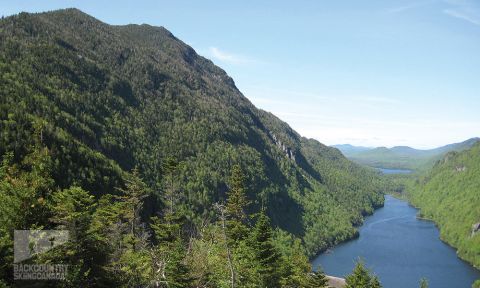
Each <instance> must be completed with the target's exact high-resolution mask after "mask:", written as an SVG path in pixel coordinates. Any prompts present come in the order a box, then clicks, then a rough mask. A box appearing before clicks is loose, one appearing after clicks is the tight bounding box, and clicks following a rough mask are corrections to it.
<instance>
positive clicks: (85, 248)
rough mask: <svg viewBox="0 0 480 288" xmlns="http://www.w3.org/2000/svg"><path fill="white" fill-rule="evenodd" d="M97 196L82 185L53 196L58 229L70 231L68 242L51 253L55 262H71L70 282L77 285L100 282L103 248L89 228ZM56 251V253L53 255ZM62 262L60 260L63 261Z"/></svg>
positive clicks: (86, 285) (53, 217)
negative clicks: (99, 266)
mask: <svg viewBox="0 0 480 288" xmlns="http://www.w3.org/2000/svg"><path fill="white" fill-rule="evenodd" d="M94 201H95V199H94V197H93V196H92V195H90V194H89V193H88V192H86V191H84V190H83V189H81V188H80V187H72V188H70V189H64V190H61V191H58V192H55V193H54V194H53V196H52V212H53V216H52V217H51V219H50V220H51V221H52V223H54V224H56V225H57V226H56V227H55V228H56V229H64V230H68V231H69V241H68V242H67V243H65V244H64V245H61V246H59V248H57V249H55V250H54V253H49V255H48V256H47V257H49V258H52V257H53V259H51V260H52V262H54V263H59V261H61V262H63V263H66V264H69V265H70V269H69V273H68V277H67V283H68V285H70V286H76V287H80V286H81V287H92V286H94V285H98V284H99V281H96V280H98V276H100V274H101V271H99V269H98V265H99V264H100V263H102V261H101V257H102V251H100V250H99V249H98V248H100V246H98V245H97V242H96V241H95V238H94V237H92V235H91V233H90V231H89V228H90V225H91V222H92V215H93V211H94V209H95V206H96V205H95V202H94ZM52 254H54V255H52ZM61 262H60V263H61Z"/></svg>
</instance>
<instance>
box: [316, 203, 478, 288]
mask: <svg viewBox="0 0 480 288" xmlns="http://www.w3.org/2000/svg"><path fill="white" fill-rule="evenodd" d="M417 212H418V210H417V209H415V208H413V207H412V206H410V205H409V204H408V203H407V202H405V201H402V200H398V199H396V198H393V197H391V196H388V195H387V196H386V197H385V206H384V207H383V208H380V209H378V210H376V212H375V213H374V215H372V216H370V217H367V219H366V220H365V223H364V224H363V226H362V227H361V228H360V237H359V238H358V239H355V240H352V241H349V242H346V243H344V244H341V245H339V246H337V247H335V248H334V249H332V250H331V251H330V252H328V253H323V254H321V255H319V256H318V257H317V258H316V259H314V260H313V262H312V264H313V266H314V268H316V267H318V266H319V265H320V266H321V267H322V269H323V270H324V271H325V272H326V274H328V275H333V276H339V277H344V276H345V275H347V274H349V273H350V272H351V271H352V269H353V267H354V265H355V261H356V260H357V259H358V258H359V257H361V258H362V259H363V260H364V262H365V263H366V265H367V267H368V268H369V269H370V270H371V271H372V272H373V273H375V274H376V275H378V277H379V278H380V280H381V282H382V285H383V287H385V288H414V287H419V285H418V283H419V280H420V278H422V277H425V278H427V280H428V282H429V287H431V288H470V287H471V285H472V283H473V282H474V281H475V280H476V279H480V271H478V270H476V269H475V268H473V267H472V266H470V265H469V264H468V263H466V262H464V261H462V260H461V259H459V258H458V257H457V255H456V252H455V250H454V249H453V248H451V247H450V246H448V245H447V244H445V243H443V242H442V241H440V239H439V231H438V229H437V228H436V226H435V225H434V223H432V222H430V221H424V220H419V219H417V218H416V217H415V216H416V214H417Z"/></svg>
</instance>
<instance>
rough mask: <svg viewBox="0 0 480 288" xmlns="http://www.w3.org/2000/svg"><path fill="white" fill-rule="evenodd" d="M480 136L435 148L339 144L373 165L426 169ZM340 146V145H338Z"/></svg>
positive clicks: (350, 155)
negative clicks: (369, 147) (366, 146)
mask: <svg viewBox="0 0 480 288" xmlns="http://www.w3.org/2000/svg"><path fill="white" fill-rule="evenodd" d="M479 140H480V138H478V137H475V138H470V139H468V140H465V141H463V142H459V143H453V144H448V145H445V146H441V147H438V148H434V149H426V150H421V149H415V148H412V147H409V146H395V147H392V148H387V147H377V148H372V149H362V148H365V147H355V146H351V145H348V144H347V145H337V146H334V147H337V148H339V149H340V150H341V151H342V153H343V154H344V155H345V156H346V157H348V158H349V159H351V160H353V161H355V162H357V163H360V164H363V165H367V166H372V167H380V168H392V169H414V170H418V169H426V168H429V167H431V166H433V164H434V163H435V161H436V160H439V159H441V158H442V156H443V155H445V154H446V153H448V152H450V151H463V150H465V149H469V148H470V147H472V146H473V145H474V144H475V143H476V142H478V141H479ZM338 146H340V147H338Z"/></svg>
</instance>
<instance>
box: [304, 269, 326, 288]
mask: <svg viewBox="0 0 480 288" xmlns="http://www.w3.org/2000/svg"><path fill="white" fill-rule="evenodd" d="M327 284H328V279H327V277H325V274H324V273H323V272H321V271H313V272H311V273H310V274H308V276H307V278H306V281H305V284H304V285H302V287H305V288H321V287H327Z"/></svg>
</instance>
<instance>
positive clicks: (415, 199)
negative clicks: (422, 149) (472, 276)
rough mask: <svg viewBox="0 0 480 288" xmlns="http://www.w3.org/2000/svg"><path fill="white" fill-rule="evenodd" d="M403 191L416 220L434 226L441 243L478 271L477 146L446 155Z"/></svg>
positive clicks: (479, 152)
mask: <svg viewBox="0 0 480 288" xmlns="http://www.w3.org/2000/svg"><path fill="white" fill-rule="evenodd" d="M406 190H407V193H408V198H409V200H410V201H411V202H412V203H413V204H414V205H416V206H418V207H419V208H420V209H421V210H420V216H421V217H424V218H428V219H432V220H433V221H435V222H436V223H437V224H438V226H439V228H440V233H441V237H442V239H443V240H445V241H446V242H447V243H449V244H451V245H452V246H454V247H456V248H457V249H458V255H459V256H460V257H461V258H463V259H465V260H467V261H469V262H471V263H472V264H474V265H475V266H476V267H480V224H479V223H480V143H477V144H476V145H474V146H473V147H472V148H471V149H469V150H465V151H463V152H450V153H448V154H447V155H446V156H445V157H444V158H443V159H442V160H440V161H438V162H437V163H436V164H435V166H434V167H433V168H432V169H431V170H430V171H429V172H427V173H426V174H425V175H423V176H422V177H420V179H419V180H417V181H416V182H415V183H414V184H411V185H407V188H406ZM477 225H478V227H477Z"/></svg>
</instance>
